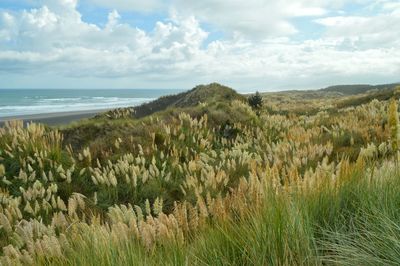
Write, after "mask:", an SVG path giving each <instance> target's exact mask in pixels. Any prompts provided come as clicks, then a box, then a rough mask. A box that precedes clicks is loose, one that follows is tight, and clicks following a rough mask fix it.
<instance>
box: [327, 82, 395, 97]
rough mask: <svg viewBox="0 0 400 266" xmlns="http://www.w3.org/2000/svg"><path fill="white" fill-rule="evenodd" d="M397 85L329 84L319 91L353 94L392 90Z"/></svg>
mask: <svg viewBox="0 0 400 266" xmlns="http://www.w3.org/2000/svg"><path fill="white" fill-rule="evenodd" d="M397 86H399V83H392V84H382V85H368V84H359V85H337V86H331V87H327V88H324V89H321V90H320V91H323V92H339V93H342V94H343V95H354V94H362V93H366V92H369V91H375V92H377V91H381V90H387V89H388V90H393V89H394V88H395V87H397Z"/></svg>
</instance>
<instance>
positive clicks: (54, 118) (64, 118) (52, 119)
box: [0, 109, 109, 126]
mask: <svg viewBox="0 0 400 266" xmlns="http://www.w3.org/2000/svg"><path fill="white" fill-rule="evenodd" d="M107 110H109V109H106V110H88V111H73V112H56V113H45V114H35V115H20V116H9V117H0V126H2V125H3V124H4V122H6V121H11V120H23V121H24V122H25V123H29V122H35V123H43V124H46V125H49V126H57V125H65V124H69V123H71V122H73V121H77V120H80V119H85V118H91V117H94V116H95V115H96V114H99V113H102V112H105V111H107Z"/></svg>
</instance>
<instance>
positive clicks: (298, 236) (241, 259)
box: [0, 84, 400, 265]
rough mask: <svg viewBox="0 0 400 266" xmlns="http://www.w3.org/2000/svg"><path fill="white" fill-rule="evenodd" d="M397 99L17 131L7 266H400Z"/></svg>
mask: <svg viewBox="0 0 400 266" xmlns="http://www.w3.org/2000/svg"><path fill="white" fill-rule="evenodd" d="M397 92H398V91H397V90H394V89H390V90H381V91H378V92H366V93H362V94H359V95H349V96H347V95H346V96H344V95H333V96H332V97H331V98H329V97H326V98H324V97H322V96H321V97H313V98H312V99H309V100H307V99H306V96H305V95H301V93H300V92H296V93H293V92H290V93H279V94H278V93H276V94H266V95H264V98H263V106H262V107H261V108H259V109H253V108H252V107H251V106H249V105H248V103H247V101H246V98H245V97H243V96H241V95H239V94H237V93H236V92H234V91H233V90H232V89H229V88H227V87H224V86H221V85H218V84H211V85H207V86H198V87H196V88H194V89H193V90H191V91H189V92H186V93H182V94H179V95H176V96H170V97H164V98H163V99H159V100H158V101H155V102H153V103H149V104H147V105H143V106H145V107H143V106H142V107H140V108H142V109H140V108H139V109H135V108H133V109H118V110H114V111H112V112H108V113H105V114H104V115H101V116H98V117H96V118H93V119H88V120H84V121H80V122H77V123H74V124H71V125H68V126H64V127H61V128H51V127H46V126H44V125H38V124H31V125H29V126H28V127H23V125H22V123H19V122H12V123H7V124H6V125H5V127H2V128H0V188H1V189H0V243H1V246H2V247H3V249H2V250H3V252H2V254H1V255H0V262H1V264H2V265H16V264H17V265H18V264H22V265H30V264H36V265H160V264H165V265H327V264H335V265H336V264H337V265H398V264H399V263H400V261H399V254H400V248H399V247H400V230H399V228H400V223H399V221H400V219H399V218H400V212H399V210H398V206H399V205H400V196H399V195H400V173H399V171H398V158H399V156H400V153H399V151H398V148H399V146H400V145H399V144H400V140H399V130H400V129H399V118H398V111H397V110H398V107H397V101H398V94H397ZM329 93H332V92H329ZM379 93H380V94H379ZM379 95H383V96H382V97H380V96H379ZM378 96H379V97H378ZM166 99H167V100H166ZM138 110H142V111H141V113H140V111H138ZM138 113H140V115H138ZM135 114H136V116H135Z"/></svg>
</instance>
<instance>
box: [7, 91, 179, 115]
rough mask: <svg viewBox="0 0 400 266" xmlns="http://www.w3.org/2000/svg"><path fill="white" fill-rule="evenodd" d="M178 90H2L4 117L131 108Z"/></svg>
mask: <svg viewBox="0 0 400 266" xmlns="http://www.w3.org/2000/svg"><path fill="white" fill-rule="evenodd" d="M181 91H182V90H174V89H170V90H168V89H79V90H78V89H0V117H9V116H20V115H35V114H44V113H57V112H70V111H90V110H102V109H107V108H118V107H129V106H136V105H140V104H142V103H145V102H149V101H152V100H154V99H157V98H158V97H160V96H164V95H170V94H176V93H179V92H181Z"/></svg>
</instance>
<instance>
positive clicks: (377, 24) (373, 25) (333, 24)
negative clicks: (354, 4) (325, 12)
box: [315, 2, 400, 49]
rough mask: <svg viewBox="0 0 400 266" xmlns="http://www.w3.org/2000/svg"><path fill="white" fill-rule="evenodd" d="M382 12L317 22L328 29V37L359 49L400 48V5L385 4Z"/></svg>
mask: <svg viewBox="0 0 400 266" xmlns="http://www.w3.org/2000/svg"><path fill="white" fill-rule="evenodd" d="M381 7H382V10H383V11H380V12H377V14H376V15H373V16H338V17H326V18H321V19H317V20H315V22H316V23H318V24H320V25H323V26H325V27H327V31H326V33H325V36H326V37H330V38H340V39H342V40H347V41H348V42H351V43H352V45H353V46H354V47H356V48H359V49H366V48H373V47H399V46H400V40H399V38H398V36H400V27H399V26H398V25H399V24H400V5H397V3H393V2H385V4H383V5H381Z"/></svg>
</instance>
